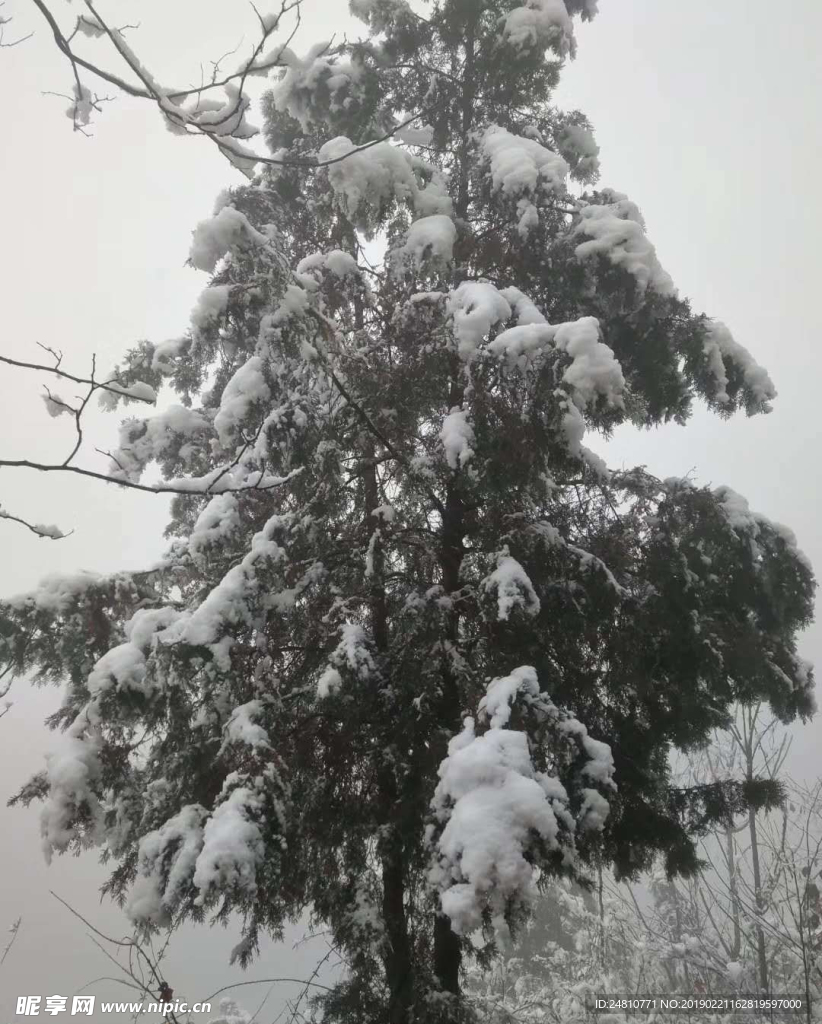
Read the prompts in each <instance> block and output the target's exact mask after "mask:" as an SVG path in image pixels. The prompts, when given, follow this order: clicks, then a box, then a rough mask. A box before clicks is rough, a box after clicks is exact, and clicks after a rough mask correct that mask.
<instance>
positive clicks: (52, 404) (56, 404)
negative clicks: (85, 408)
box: [40, 393, 74, 419]
mask: <svg viewBox="0 0 822 1024" xmlns="http://www.w3.org/2000/svg"><path fill="white" fill-rule="evenodd" d="M40 397H41V398H42V399H43V404H44V405H45V407H46V412H47V413H48V414H49V416H51V417H52V418H53V419H56V418H57V417H58V416H73V415H74V413H73V412H72V410H71V409H70V408H69V407H68V406H67V405H66V403H65V402H64V401H63V399H62V398H61V397H60V396H59V395H58V394H54V393H52V394H50V395H41V396H40Z"/></svg>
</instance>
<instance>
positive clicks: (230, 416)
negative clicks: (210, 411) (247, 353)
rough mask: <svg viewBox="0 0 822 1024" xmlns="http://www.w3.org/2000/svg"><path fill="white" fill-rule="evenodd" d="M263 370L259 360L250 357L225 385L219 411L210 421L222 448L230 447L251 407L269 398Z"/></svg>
mask: <svg viewBox="0 0 822 1024" xmlns="http://www.w3.org/2000/svg"><path fill="white" fill-rule="evenodd" d="M263 369H264V362H263V359H262V358H261V357H260V356H251V358H250V359H247V360H246V362H245V363H243V365H242V366H241V367H240V368H239V369H238V370H237V371H236V373H235V374H234V376H233V377H232V378H231V380H230V381H229V382H228V384H226V386H225V390H224V391H223V395H222V399H221V401H220V411H219V412H218V413H217V415H216V416H215V418H214V429H215V430H216V431H217V436H218V437H219V438H220V442H221V443H222V444H224V445H229V444H230V443H231V441H232V440H233V438H234V437H235V435H236V433H237V431H238V430H239V429H240V427H241V426H242V424H243V423H244V422H245V420H246V417H247V416H248V412H249V409H250V408H251V407H252V406H253V405H255V404H257V403H260V402H265V401H267V400H268V399H269V398H270V397H271V388H270V387H269V386H268V383H267V382H266V379H265V375H264V373H263Z"/></svg>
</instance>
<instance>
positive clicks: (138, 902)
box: [126, 804, 206, 925]
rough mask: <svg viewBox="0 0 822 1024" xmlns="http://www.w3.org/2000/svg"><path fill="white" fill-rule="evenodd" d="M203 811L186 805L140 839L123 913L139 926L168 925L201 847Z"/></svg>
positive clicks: (192, 805)
mask: <svg viewBox="0 0 822 1024" xmlns="http://www.w3.org/2000/svg"><path fill="white" fill-rule="evenodd" d="M205 816H206V811H205V810H204V808H202V807H200V805H199V804H187V805H186V806H185V807H183V808H181V810H180V811H179V812H178V813H177V814H175V815H174V816H173V817H172V818H169V819H168V821H166V822H165V823H164V824H163V825H162V826H161V827H160V828H158V829H155V830H154V831H153V832H148V833H147V834H146V835H145V836H143V838H142V839H141V840H140V845H139V848H138V853H137V878H136V879H135V882H134V885H133V886H132V889H131V895H130V898H129V902H128V905H127V907H126V913H127V914H128V916H129V917H130V918H131V920H132V921H134V922H135V923H138V924H156V925H165V924H168V922H169V920H170V917H171V913H172V911H173V910H174V908H175V906H176V905H177V903H178V902H179V899H180V896H181V894H182V890H183V889H184V887H185V886H187V885H188V884H189V883H190V881H191V878H192V876H193V874H194V869H195V865H196V863H197V858H198V857H199V856H200V853H201V851H202V848H203V819H204V818H205Z"/></svg>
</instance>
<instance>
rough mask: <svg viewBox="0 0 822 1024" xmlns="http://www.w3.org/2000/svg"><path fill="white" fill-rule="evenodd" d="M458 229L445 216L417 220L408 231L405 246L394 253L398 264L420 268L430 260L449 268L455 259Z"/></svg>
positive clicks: (435, 215) (439, 215)
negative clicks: (408, 264)
mask: <svg viewBox="0 0 822 1024" xmlns="http://www.w3.org/2000/svg"><path fill="white" fill-rule="evenodd" d="M456 240H457V228H456V225H455V224H454V222H453V220H452V219H451V218H450V217H447V216H446V215H445V214H441V213H440V214H433V215H432V216H430V217H421V218H420V219H419V220H415V221H414V222H413V223H412V224H411V226H410V227H409V229H408V233H407V235H406V238H405V244H404V245H403V246H401V247H400V248H399V249H397V250H396V251H395V252H394V253H393V258H394V260H395V261H397V262H398V263H400V264H402V263H410V264H412V265H413V266H415V267H417V268H419V267H421V266H422V265H423V263H424V262H426V261H428V260H430V261H432V262H433V263H439V264H441V265H444V266H447V265H448V264H450V263H451V262H452V260H453V258H454V243H455V242H456Z"/></svg>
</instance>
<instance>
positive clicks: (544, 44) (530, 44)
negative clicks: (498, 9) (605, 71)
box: [501, 0, 574, 56]
mask: <svg viewBox="0 0 822 1024" xmlns="http://www.w3.org/2000/svg"><path fill="white" fill-rule="evenodd" d="M501 34H502V37H503V39H504V40H505V41H506V42H507V43H508V44H509V45H510V46H512V47H514V48H516V49H518V50H531V49H536V48H539V49H540V50H546V49H548V48H549V47H550V48H551V49H553V50H555V51H556V53H557V54H559V55H560V56H565V55H566V54H572V53H573V51H574V28H573V24H572V22H571V17H570V15H569V14H568V9H567V7H566V6H565V3H564V0H528V2H527V3H526V4H525V5H524V6H522V7H515V8H514V9H513V10H512V11H510V12H509V13H508V14H507V15H506V16H505V17H504V18H503V19H502V30H501Z"/></svg>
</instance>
